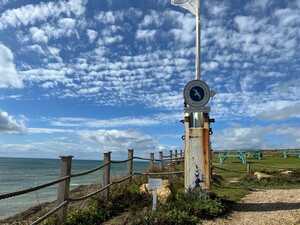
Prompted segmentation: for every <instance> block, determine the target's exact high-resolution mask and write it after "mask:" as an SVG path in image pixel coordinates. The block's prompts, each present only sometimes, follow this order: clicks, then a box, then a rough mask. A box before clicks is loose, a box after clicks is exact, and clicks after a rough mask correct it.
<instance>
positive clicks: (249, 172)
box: [247, 163, 251, 175]
mask: <svg viewBox="0 0 300 225" xmlns="http://www.w3.org/2000/svg"><path fill="white" fill-rule="evenodd" d="M247 174H248V175H251V164H250V163H247Z"/></svg>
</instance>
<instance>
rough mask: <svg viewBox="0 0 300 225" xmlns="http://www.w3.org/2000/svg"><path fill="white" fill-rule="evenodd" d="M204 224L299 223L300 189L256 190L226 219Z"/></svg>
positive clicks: (259, 224)
mask: <svg viewBox="0 0 300 225" xmlns="http://www.w3.org/2000/svg"><path fill="white" fill-rule="evenodd" d="M203 224H204V225H300V189H289V190H264V191H256V192H253V193H251V194H249V195H247V196H246V197H245V198H243V199H242V201H241V202H240V203H239V204H238V205H237V206H236V207H235V208H234V211H233V213H232V214H231V215H230V216H228V218H226V219H217V220H215V221H205V222H204V223H203Z"/></svg>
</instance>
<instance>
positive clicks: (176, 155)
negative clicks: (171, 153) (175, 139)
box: [175, 149, 178, 159]
mask: <svg viewBox="0 0 300 225" xmlns="http://www.w3.org/2000/svg"><path fill="white" fill-rule="evenodd" d="M177 158H178V151H177V149H175V159H177Z"/></svg>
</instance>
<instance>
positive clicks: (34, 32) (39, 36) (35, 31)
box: [29, 27, 48, 43]
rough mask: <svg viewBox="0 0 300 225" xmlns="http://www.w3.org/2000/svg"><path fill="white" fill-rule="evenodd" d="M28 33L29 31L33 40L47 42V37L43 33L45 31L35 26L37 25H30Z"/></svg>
mask: <svg viewBox="0 0 300 225" xmlns="http://www.w3.org/2000/svg"><path fill="white" fill-rule="evenodd" d="M29 31H30V33H31V37H32V40H33V41H35V42H43V43H47V42H48V37H47V35H46V33H45V31H43V30H41V29H39V28H37V27H31V28H30V29H29Z"/></svg>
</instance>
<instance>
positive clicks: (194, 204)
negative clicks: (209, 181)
mask: <svg viewBox="0 0 300 225" xmlns="http://www.w3.org/2000/svg"><path fill="white" fill-rule="evenodd" d="M165 207H168V208H169V209H173V208H176V209H178V210H181V211H185V212H187V213H188V214H189V215H193V216H196V217H198V218H202V219H211V218H214V217H218V216H221V215H223V214H224V213H225V212H226V211H227V208H226V206H225V205H224V202H223V201H222V200H221V199H218V198H217V197H216V196H215V195H209V194H207V193H205V192H203V191H202V190H201V189H195V190H193V191H188V192H186V193H185V192H178V193H177V195H176V199H175V200H173V201H170V202H169V203H168V204H167V205H166V206H165Z"/></svg>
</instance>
